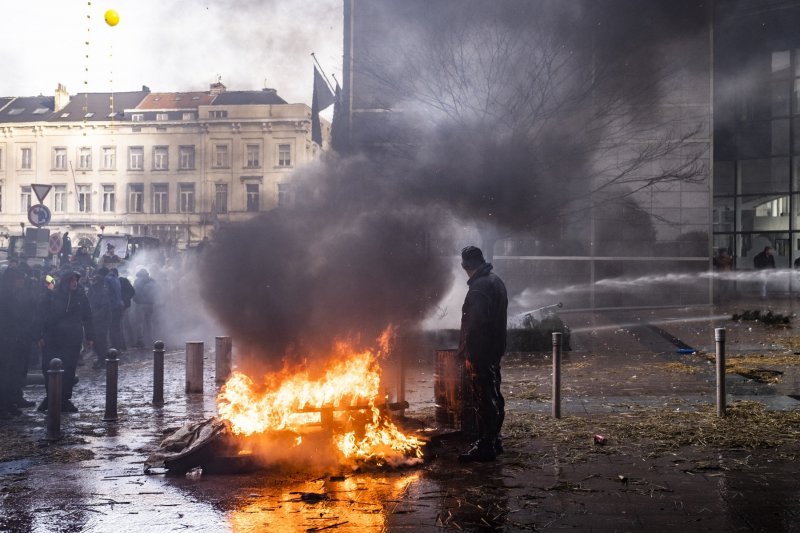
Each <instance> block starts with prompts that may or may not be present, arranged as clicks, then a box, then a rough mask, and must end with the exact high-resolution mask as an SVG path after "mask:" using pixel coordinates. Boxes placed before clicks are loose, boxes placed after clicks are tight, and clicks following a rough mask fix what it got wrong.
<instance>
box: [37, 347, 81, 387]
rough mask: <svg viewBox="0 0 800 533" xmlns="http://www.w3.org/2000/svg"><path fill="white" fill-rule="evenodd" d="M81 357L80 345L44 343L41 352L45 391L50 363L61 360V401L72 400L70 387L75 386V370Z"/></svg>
mask: <svg viewBox="0 0 800 533" xmlns="http://www.w3.org/2000/svg"><path fill="white" fill-rule="evenodd" d="M80 355H81V343H80V342H79V343H77V344H75V343H59V342H46V343H45V347H44V350H43V351H42V373H43V374H44V384H45V390H46V389H47V388H48V386H49V384H48V381H49V380H48V374H47V371H48V370H49V369H50V361H51V360H52V359H55V358H58V359H61V363H62V367H61V368H62V369H63V370H64V373H63V374H62V379H61V399H62V400H69V399H70V398H72V387H73V386H74V385H75V370H76V369H77V368H78V358H79V357H80Z"/></svg>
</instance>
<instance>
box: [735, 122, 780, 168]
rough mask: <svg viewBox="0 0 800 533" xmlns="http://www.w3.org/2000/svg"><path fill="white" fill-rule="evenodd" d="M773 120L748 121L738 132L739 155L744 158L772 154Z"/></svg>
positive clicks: (737, 145)
mask: <svg viewBox="0 0 800 533" xmlns="http://www.w3.org/2000/svg"><path fill="white" fill-rule="evenodd" d="M771 137H772V124H771V122H766V121H763V120H762V121H758V122H748V123H747V124H745V125H744V127H743V128H742V129H740V130H739V131H737V132H736V147H737V148H738V156H739V157H740V158H742V159H755V158H762V157H768V156H769V155H771V154H772V142H771Z"/></svg>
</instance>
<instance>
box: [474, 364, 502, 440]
mask: <svg viewBox="0 0 800 533" xmlns="http://www.w3.org/2000/svg"><path fill="white" fill-rule="evenodd" d="M470 385H471V386H472V396H473V398H474V400H475V409H476V415H477V421H478V445H479V446H486V447H487V448H489V449H491V450H493V449H494V442H495V440H496V439H497V437H498V436H499V435H500V426H501V425H502V424H503V419H504V418H505V400H504V398H503V395H502V394H500V366H499V365H496V368H495V365H490V364H475V365H473V371H472V373H471V374H470Z"/></svg>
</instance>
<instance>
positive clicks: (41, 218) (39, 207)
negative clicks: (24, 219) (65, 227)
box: [28, 204, 52, 227]
mask: <svg viewBox="0 0 800 533" xmlns="http://www.w3.org/2000/svg"><path fill="white" fill-rule="evenodd" d="M51 216H52V215H51V214H50V209H48V207H47V206H46V205H44V204H36V205H32V206H31V208H30V209H28V221H29V222H30V223H31V224H33V225H34V226H36V227H40V226H44V225H45V224H47V223H48V222H50V217H51Z"/></svg>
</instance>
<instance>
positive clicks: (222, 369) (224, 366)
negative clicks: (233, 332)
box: [214, 337, 233, 384]
mask: <svg viewBox="0 0 800 533" xmlns="http://www.w3.org/2000/svg"><path fill="white" fill-rule="evenodd" d="M216 340H217V345H216V356H215V359H214V376H215V377H214V379H215V381H216V383H217V384H221V383H225V382H226V381H228V378H229V377H230V376H231V352H232V347H233V346H232V345H233V343H232V342H231V338H230V337H217V338H216Z"/></svg>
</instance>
